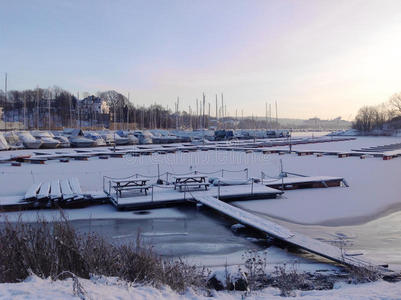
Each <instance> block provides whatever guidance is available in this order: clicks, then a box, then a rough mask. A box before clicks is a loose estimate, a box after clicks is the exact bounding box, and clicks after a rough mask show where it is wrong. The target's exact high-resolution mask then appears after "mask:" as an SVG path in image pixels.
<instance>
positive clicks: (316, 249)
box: [192, 192, 387, 271]
mask: <svg viewBox="0 0 401 300" xmlns="http://www.w3.org/2000/svg"><path fill="white" fill-rule="evenodd" d="M192 196H193V198H194V199H195V200H196V201H197V202H199V203H201V204H203V205H205V206H207V207H209V208H212V209H214V210H216V211H217V212H219V213H221V214H224V215H226V216H228V217H230V218H232V219H234V220H236V221H237V222H239V223H241V224H244V225H247V226H249V227H252V228H254V229H256V230H259V231H262V232H264V233H266V234H268V235H269V236H272V237H274V238H276V239H279V240H281V241H284V242H285V243H288V244H290V245H293V246H296V247H298V248H301V249H303V250H306V251H308V252H311V253H314V254H317V255H319V256H322V257H325V258H327V259H329V260H332V261H335V262H338V263H340V264H345V265H350V266H356V267H370V266H373V265H374V264H373V263H372V262H370V261H368V260H366V259H362V258H358V257H355V256H354V255H353V254H347V253H346V252H344V250H343V249H340V248H338V247H336V246H333V245H330V244H327V243H324V242H321V241H318V240H316V239H313V238H310V237H307V236H305V235H302V234H299V233H296V232H293V231H290V230H289V229H287V228H285V227H283V226H281V225H278V224H276V223H273V222H271V221H269V220H267V219H264V218H261V217H258V216H256V215H254V214H252V213H249V212H247V211H244V210H242V209H240V208H238V207H235V206H232V205H230V204H227V203H224V202H223V201H220V200H218V199H216V198H215V197H212V196H210V195H205V194H204V193H198V192H194V193H192ZM380 269H381V270H382V271H387V269H385V268H383V267H380Z"/></svg>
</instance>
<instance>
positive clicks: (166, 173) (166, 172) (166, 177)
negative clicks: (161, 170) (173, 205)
mask: <svg viewBox="0 0 401 300" xmlns="http://www.w3.org/2000/svg"><path fill="white" fill-rule="evenodd" d="M166 182H167V184H168V172H166Z"/></svg>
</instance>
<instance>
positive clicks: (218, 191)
mask: <svg viewBox="0 0 401 300" xmlns="http://www.w3.org/2000/svg"><path fill="white" fill-rule="evenodd" d="M217 200H220V180H219V181H218V185H217Z"/></svg>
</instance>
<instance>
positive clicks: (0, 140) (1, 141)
mask: <svg viewBox="0 0 401 300" xmlns="http://www.w3.org/2000/svg"><path fill="white" fill-rule="evenodd" d="M8 149H10V146H9V145H8V143H7V140H6V138H5V137H4V135H3V134H2V133H0V150H8Z"/></svg>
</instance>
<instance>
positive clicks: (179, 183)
mask: <svg viewBox="0 0 401 300" xmlns="http://www.w3.org/2000/svg"><path fill="white" fill-rule="evenodd" d="M174 179H175V182H174V189H177V187H178V189H179V191H180V192H182V191H183V187H184V188H186V189H188V188H189V187H199V188H201V187H205V189H206V190H207V188H208V186H209V183H207V182H206V176H205V175H187V176H175V177H174Z"/></svg>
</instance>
